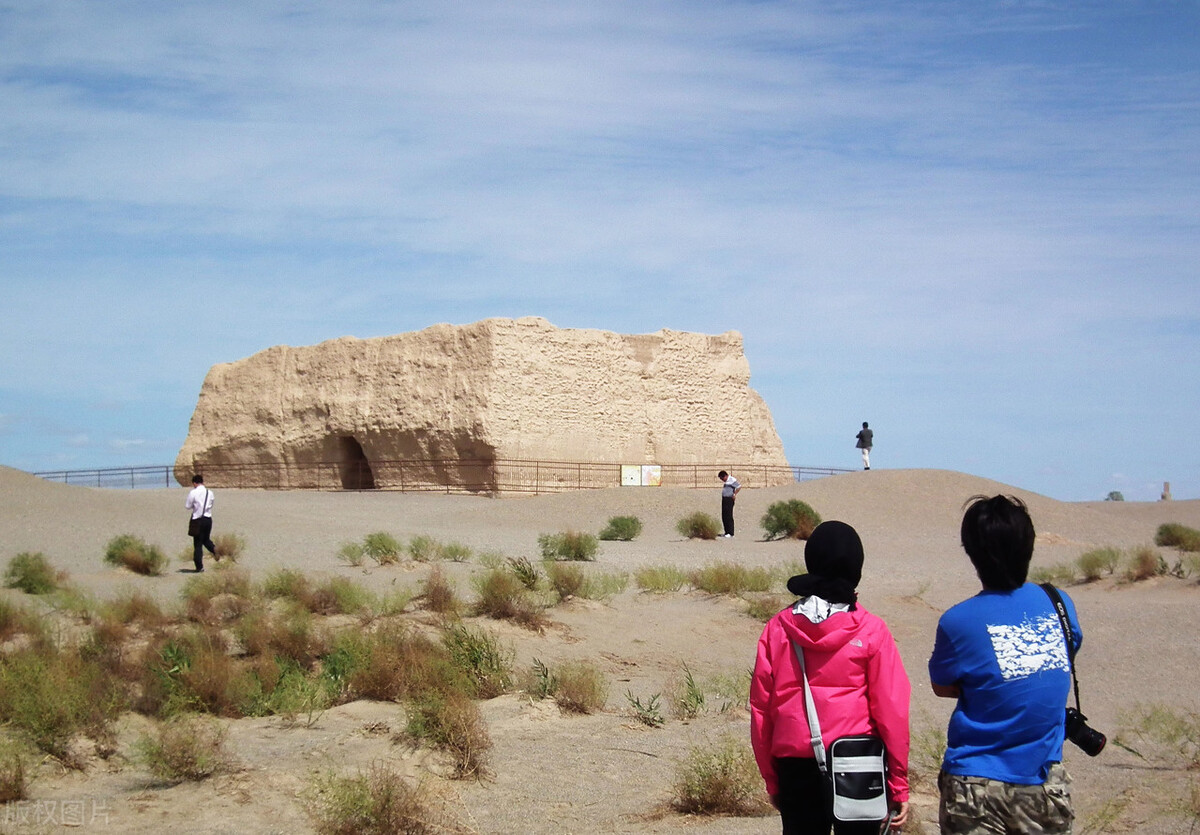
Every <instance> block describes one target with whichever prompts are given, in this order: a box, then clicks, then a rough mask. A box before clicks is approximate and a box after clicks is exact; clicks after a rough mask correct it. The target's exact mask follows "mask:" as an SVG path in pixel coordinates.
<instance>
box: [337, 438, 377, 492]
mask: <svg viewBox="0 0 1200 835" xmlns="http://www.w3.org/2000/svg"><path fill="white" fill-rule="evenodd" d="M338 474H339V475H340V476H341V479H342V489H343V490H374V489H375V473H374V472H372V470H371V462H370V461H368V460H367V455H366V453H365V452H363V448H362V444H360V443H359V442H358V441H357V440H356V439H355V438H353V437H352V436H350V435H345V436H343V437H341V438H339V439H338Z"/></svg>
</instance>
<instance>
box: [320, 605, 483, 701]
mask: <svg viewBox="0 0 1200 835" xmlns="http://www.w3.org/2000/svg"><path fill="white" fill-rule="evenodd" d="M335 654H340V655H341V658H340V659H331V658H330V657H326V658H325V666H326V671H325V674H327V675H334V676H336V677H340V678H341V679H342V680H343V682H344V687H343V691H344V693H345V695H346V696H348V697H349V698H366V699H377V700H379V701H396V700H399V699H412V698H420V697H423V696H424V695H426V694H428V693H448V692H458V693H467V692H470V690H471V689H472V685H471V682H470V681H469V680H468V679H467V676H466V674H465V673H464V672H463V670H462V669H460V668H459V667H458V666H457V665H456V664H455V663H454V661H453V660H452V659H451V657H450V653H449V652H448V651H447V649H446V647H445V646H444V645H443V644H442V643H440V642H437V641H434V640H432V639H431V638H429V637H427V636H425V635H422V634H421V633H419V632H417V631H416V630H415V629H412V628H411V627H406V626H404V625H403V624H399V623H396V624H388V625H385V626H384V627H382V628H380V629H377V630H376V631H375V632H373V633H371V634H370V635H367V636H363V637H362V638H361V639H360V640H351V639H347V638H345V637H343V638H341V639H339V641H338V643H337V644H336V645H335V647H334V652H333V653H331V655H335ZM331 664H332V665H333V666H334V667H335V668H337V667H340V668H341V672H340V676H338V674H336V673H333V672H332V671H331V670H330V669H329V667H330V665H331Z"/></svg>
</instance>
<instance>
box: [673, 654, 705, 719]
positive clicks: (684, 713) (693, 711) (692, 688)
mask: <svg viewBox="0 0 1200 835" xmlns="http://www.w3.org/2000/svg"><path fill="white" fill-rule="evenodd" d="M670 699H671V714H672V715H673V716H674V717H675V718H676V719H695V718H696V717H697V716H699V715H700V714H701V713H702V712H703V711H704V701H705V700H704V690H703V688H701V687H700V685H699V683H698V682H697V681H696V677H695V676H694V675H692V671H691V670H690V669H689V668H688V665H687V664H684V665H683V672H682V674H681V675H680V677H679V679H678V680H677V681H676V682H674V684H673V685H672V687H671V694H670Z"/></svg>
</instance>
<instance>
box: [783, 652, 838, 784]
mask: <svg viewBox="0 0 1200 835" xmlns="http://www.w3.org/2000/svg"><path fill="white" fill-rule="evenodd" d="M792 649H794V650H795V651H796V659H797V660H798V661H799V662H800V678H801V680H802V681H803V682H804V709H805V710H806V711H807V712H808V730H809V733H810V734H811V735H812V749H813V756H814V757H816V759H817V768H819V769H821V773H822V774H826V775H827V774H828V773H829V766H828V765H827V764H826V763H825V742H824V740H822V739H821V723H820V722H819V721H818V720H817V704H816V702H815V701H813V695H812V686H811V685H810V684H809V683H808V670H807V668H806V667H805V665H804V650H802V649H800V645H799V644H797V643H796V642H795V641H792Z"/></svg>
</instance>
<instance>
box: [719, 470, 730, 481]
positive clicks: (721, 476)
mask: <svg viewBox="0 0 1200 835" xmlns="http://www.w3.org/2000/svg"><path fill="white" fill-rule="evenodd" d="M717 478H721V479H725V478H729V473H727V472H725V471H724V470H721V472H719V473H717Z"/></svg>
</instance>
